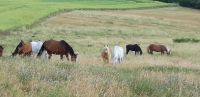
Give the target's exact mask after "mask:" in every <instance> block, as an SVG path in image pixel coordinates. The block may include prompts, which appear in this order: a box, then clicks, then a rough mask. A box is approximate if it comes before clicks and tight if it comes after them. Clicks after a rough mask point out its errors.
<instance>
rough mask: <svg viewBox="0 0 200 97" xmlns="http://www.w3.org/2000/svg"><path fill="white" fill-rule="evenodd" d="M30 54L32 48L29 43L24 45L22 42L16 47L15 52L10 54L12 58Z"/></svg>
mask: <svg viewBox="0 0 200 97" xmlns="http://www.w3.org/2000/svg"><path fill="white" fill-rule="evenodd" d="M31 52H32V46H31V43H30V42H27V43H25V42H24V41H23V40H21V42H20V43H19V44H18V45H17V47H16V49H15V51H14V52H13V53H12V56H16V55H17V54H19V55H23V56H30V55H31Z"/></svg>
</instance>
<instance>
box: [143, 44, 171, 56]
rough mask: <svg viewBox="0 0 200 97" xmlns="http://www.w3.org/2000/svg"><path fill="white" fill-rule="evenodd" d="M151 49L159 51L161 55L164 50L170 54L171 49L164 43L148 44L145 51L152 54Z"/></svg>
mask: <svg viewBox="0 0 200 97" xmlns="http://www.w3.org/2000/svg"><path fill="white" fill-rule="evenodd" d="M153 51H155V52H161V55H163V54H165V52H166V53H167V54H168V55H170V54H171V51H170V49H169V48H168V47H166V46H165V45H161V44H150V45H149V46H148V48H147V52H148V53H149V54H153Z"/></svg>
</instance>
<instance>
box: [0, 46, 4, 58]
mask: <svg viewBox="0 0 200 97" xmlns="http://www.w3.org/2000/svg"><path fill="white" fill-rule="evenodd" d="M1 56H3V46H1V45H0V57H1Z"/></svg>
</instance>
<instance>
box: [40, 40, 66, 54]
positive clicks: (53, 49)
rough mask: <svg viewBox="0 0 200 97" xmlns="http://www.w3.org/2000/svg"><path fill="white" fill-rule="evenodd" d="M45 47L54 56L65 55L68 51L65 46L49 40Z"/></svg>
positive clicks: (44, 44)
mask: <svg viewBox="0 0 200 97" xmlns="http://www.w3.org/2000/svg"><path fill="white" fill-rule="evenodd" d="M43 47H44V48H45V49H46V50H47V52H48V53H52V54H65V53H66V50H65V48H64V46H63V43H61V42H60V41H56V40H48V41H45V42H44V43H43Z"/></svg>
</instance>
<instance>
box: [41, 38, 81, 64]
mask: <svg viewBox="0 0 200 97" xmlns="http://www.w3.org/2000/svg"><path fill="white" fill-rule="evenodd" d="M44 50H46V51H47V53H48V54H49V59H50V58H51V56H52V54H56V55H60V58H61V59H63V55H65V56H66V57H67V60H68V61H69V57H68V54H70V55H71V61H72V62H76V58H77V54H75V53H74V50H73V48H72V47H71V46H70V45H69V44H68V43H67V42H65V41H64V40H61V41H56V40H48V41H45V42H44V43H43V45H42V47H41V49H40V51H39V53H38V55H37V56H41V54H42V53H43V51H44Z"/></svg>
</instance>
